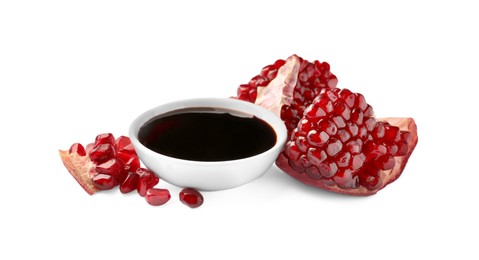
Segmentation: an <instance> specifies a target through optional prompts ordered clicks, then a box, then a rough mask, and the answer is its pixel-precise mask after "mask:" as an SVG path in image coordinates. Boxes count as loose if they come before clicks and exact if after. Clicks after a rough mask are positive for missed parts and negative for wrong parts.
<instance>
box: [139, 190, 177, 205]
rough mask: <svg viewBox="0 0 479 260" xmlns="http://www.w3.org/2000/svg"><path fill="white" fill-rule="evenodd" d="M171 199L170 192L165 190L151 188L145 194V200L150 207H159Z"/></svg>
mask: <svg viewBox="0 0 479 260" xmlns="http://www.w3.org/2000/svg"><path fill="white" fill-rule="evenodd" d="M170 198H171V195H170V191H169V190H166V189H156V188H151V189H148V191H147V192H146V196H145V199H146V201H147V202H148V204H150V205H152V206H160V205H163V204H165V203H166V202H168V201H169V200H170Z"/></svg>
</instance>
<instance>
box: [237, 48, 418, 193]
mask: <svg viewBox="0 0 479 260" xmlns="http://www.w3.org/2000/svg"><path fill="white" fill-rule="evenodd" d="M336 84H337V78H336V77H335V76H334V75H333V74H332V73H331V72H330V71H329V64H327V63H325V62H323V63H321V62H318V61H315V62H313V63H311V62H308V61H306V60H303V59H301V58H299V57H298V56H296V55H293V56H291V57H289V58H288V59H287V60H285V61H283V60H278V61H276V62H275V63H274V64H272V65H268V66H266V67H264V68H263V70H262V71H261V73H260V74H259V75H258V76H255V77H253V78H252V79H251V80H250V82H249V83H248V84H244V85H241V86H240V87H239V88H238V96H237V98H239V99H242V100H246V101H250V102H253V103H255V104H257V105H260V106H263V107H265V108H267V109H270V110H271V111H273V112H275V113H276V114H277V115H278V116H280V117H281V119H282V120H283V121H284V122H285V124H286V126H287V128H288V134H289V140H288V142H287V143H286V145H285V147H284V149H283V151H282V153H281V154H280V156H279V157H278V159H277V161H276V164H277V166H278V167H279V168H281V169H282V170H283V171H284V172H286V173H287V174H289V175H290V176H292V177H294V178H295V179H297V180H299V181H301V182H303V183H305V184H308V185H312V186H315V187H318V188H322V189H325V190H329V191H333V192H337V193H343V194H350V195H363V196H364V195H372V194H375V193H376V192H377V191H379V190H380V189H382V188H384V187H385V186H386V185H388V184H389V183H391V182H393V181H395V180H396V179H397V178H398V177H399V176H400V175H401V173H402V171H403V170H404V167H405V166H406V163H407V161H408V159H409V157H410V155H411V153H412V152H413V150H414V148H415V146H416V144H417V140H418V139H417V127H416V124H415V122H414V120H413V119H412V118H386V119H376V118H374V113H373V109H372V107H371V106H370V105H369V104H368V103H367V102H366V100H365V98H364V96H363V95H361V94H359V93H353V92H351V91H349V90H348V89H339V88H336Z"/></svg>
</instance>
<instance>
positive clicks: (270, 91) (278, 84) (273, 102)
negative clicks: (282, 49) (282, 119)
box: [254, 55, 301, 116]
mask: <svg viewBox="0 0 479 260" xmlns="http://www.w3.org/2000/svg"><path fill="white" fill-rule="evenodd" d="M300 65H301V61H300V60H299V57H298V56H297V55H292V56H290V57H289V58H288V59H286V62H285V64H284V65H283V66H281V67H280V68H279V70H278V74H277V75H276V77H275V78H274V79H273V80H272V81H271V82H270V83H269V84H268V85H266V86H264V87H258V90H257V91H258V94H257V98H256V101H255V102H254V103H255V104H256V105H258V106H261V107H264V108H266V109H268V110H270V111H272V112H273V113H275V114H276V115H278V116H279V115H280V114H281V107H282V106H283V105H290V104H291V101H292V100H293V92H294V87H295V86H296V82H297V80H298V72H299V66H300Z"/></svg>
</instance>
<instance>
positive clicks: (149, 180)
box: [136, 168, 160, 197]
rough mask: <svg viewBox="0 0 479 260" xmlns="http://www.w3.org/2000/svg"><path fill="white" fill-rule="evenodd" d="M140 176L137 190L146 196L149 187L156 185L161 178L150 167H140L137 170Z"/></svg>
mask: <svg viewBox="0 0 479 260" xmlns="http://www.w3.org/2000/svg"><path fill="white" fill-rule="evenodd" d="M136 173H137V174H138V176H140V183H139V184H138V187H137V191H138V194H140V196H142V197H144V196H145V195H146V192H147V191H148V189H151V188H153V187H155V185H156V184H158V182H159V181H160V178H158V177H157V176H156V174H155V173H154V172H152V171H150V170H148V169H145V168H139V169H138V170H136Z"/></svg>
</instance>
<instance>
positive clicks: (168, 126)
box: [138, 108, 276, 161]
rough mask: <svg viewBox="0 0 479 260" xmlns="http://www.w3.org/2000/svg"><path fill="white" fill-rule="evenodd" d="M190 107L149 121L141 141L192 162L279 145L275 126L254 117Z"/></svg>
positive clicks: (230, 157) (234, 156) (237, 155)
mask: <svg viewBox="0 0 479 260" xmlns="http://www.w3.org/2000/svg"><path fill="white" fill-rule="evenodd" d="M207 110H208V109H201V108H197V109H188V110H185V111H177V112H175V111H173V112H172V113H168V114H166V115H160V116H158V117H155V118H153V119H151V120H150V121H149V122H147V123H145V124H144V125H143V126H142V127H141V128H140V131H139V133H138V139H139V141H140V142H141V143H142V144H143V145H144V146H146V147H148V148H149V149H150V150H153V151H155V152H157V153H160V154H163V155H167V156H170V157H174V158H178V159H185V160H192V161H228V160H235V159H242V158H246V157H250V156H254V155H257V154H260V153H262V152H265V151H267V150H268V149H270V148H271V147H273V146H274V145H275V144H276V134H275V132H274V130H273V128H272V127H271V126H270V125H269V124H268V123H266V122H264V121H263V120H261V119H259V118H257V117H253V116H244V115H243V116H237V115H234V114H235V113H228V111H207Z"/></svg>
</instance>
